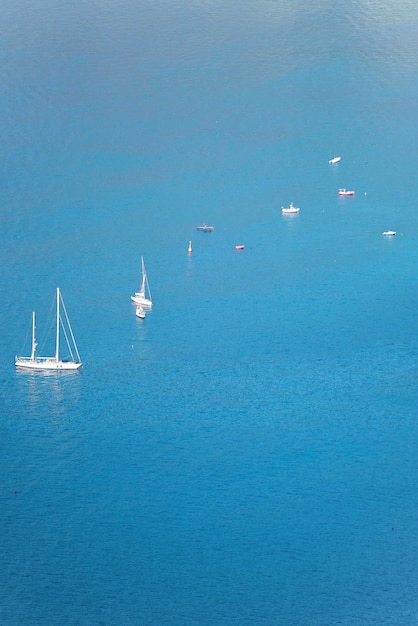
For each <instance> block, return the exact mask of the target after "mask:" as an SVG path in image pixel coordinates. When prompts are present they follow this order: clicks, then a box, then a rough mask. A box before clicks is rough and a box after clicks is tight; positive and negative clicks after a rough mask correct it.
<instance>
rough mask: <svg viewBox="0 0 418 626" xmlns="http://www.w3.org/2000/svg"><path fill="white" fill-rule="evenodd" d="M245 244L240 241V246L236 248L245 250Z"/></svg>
mask: <svg viewBox="0 0 418 626" xmlns="http://www.w3.org/2000/svg"><path fill="white" fill-rule="evenodd" d="M244 248H245V246H244V245H243V244H242V243H240V244H239V245H238V246H235V250H244Z"/></svg>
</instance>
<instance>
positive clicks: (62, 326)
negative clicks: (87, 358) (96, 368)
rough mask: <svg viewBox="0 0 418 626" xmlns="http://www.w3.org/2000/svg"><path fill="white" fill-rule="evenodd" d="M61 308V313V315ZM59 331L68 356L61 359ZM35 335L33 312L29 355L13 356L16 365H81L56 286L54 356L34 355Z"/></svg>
mask: <svg viewBox="0 0 418 626" xmlns="http://www.w3.org/2000/svg"><path fill="white" fill-rule="evenodd" d="M61 310H62V312H63V315H61ZM60 331H62V333H63V335H64V337H65V341H66V343H67V348H68V351H69V357H68V358H66V359H62V358H61V357H60ZM37 345H38V344H37V343H36V336H35V312H33V313H32V351H31V355H30V356H17V357H16V358H15V365H16V367H22V368H26V369H31V370H60V371H61V370H77V369H78V368H79V367H81V365H82V363H81V359H80V355H79V353H78V349H77V344H76V342H75V339H74V335H73V331H72V328H71V324H70V320H69V319H68V315H67V311H66V309H65V305H64V301H63V299H62V296H61V292H60V290H59V288H58V287H57V310H56V331H55V355H54V356H37V355H36V348H37Z"/></svg>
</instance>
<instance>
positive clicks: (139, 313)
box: [135, 304, 145, 320]
mask: <svg viewBox="0 0 418 626" xmlns="http://www.w3.org/2000/svg"><path fill="white" fill-rule="evenodd" d="M135 315H136V316H137V317H139V318H140V319H141V320H143V319H145V311H144V309H143V307H142V305H141V304H137V306H136V309H135Z"/></svg>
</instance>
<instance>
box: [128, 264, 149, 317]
mask: <svg viewBox="0 0 418 626" xmlns="http://www.w3.org/2000/svg"><path fill="white" fill-rule="evenodd" d="M141 266H142V268H141V269H142V279H141V286H140V288H139V291H136V292H135V293H134V295H133V296H131V300H132V302H134V303H135V304H140V305H141V306H142V307H145V308H148V309H150V308H151V307H152V299H151V291H150V288H149V284H148V278H147V273H146V271H145V264H144V257H143V256H141Z"/></svg>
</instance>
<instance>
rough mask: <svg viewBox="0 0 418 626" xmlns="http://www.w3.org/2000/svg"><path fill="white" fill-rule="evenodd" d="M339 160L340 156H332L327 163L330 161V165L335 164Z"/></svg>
mask: <svg viewBox="0 0 418 626" xmlns="http://www.w3.org/2000/svg"><path fill="white" fill-rule="evenodd" d="M340 161H341V157H334V158H333V159H330V160H329V161H328V163H330V165H335V163H339V162H340Z"/></svg>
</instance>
